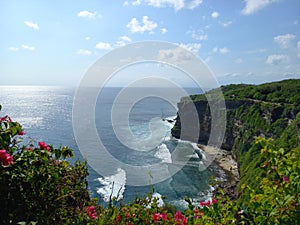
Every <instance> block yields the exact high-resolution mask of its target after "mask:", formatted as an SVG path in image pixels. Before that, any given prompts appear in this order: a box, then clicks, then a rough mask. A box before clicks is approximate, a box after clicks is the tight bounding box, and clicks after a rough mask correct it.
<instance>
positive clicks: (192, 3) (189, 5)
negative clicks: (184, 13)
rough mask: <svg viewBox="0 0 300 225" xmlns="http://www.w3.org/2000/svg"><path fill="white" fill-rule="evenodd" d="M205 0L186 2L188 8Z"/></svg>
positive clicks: (194, 6) (192, 7) (196, 5)
mask: <svg viewBox="0 0 300 225" xmlns="http://www.w3.org/2000/svg"><path fill="white" fill-rule="evenodd" d="M202 2H203V1H202V0H194V1H191V2H189V3H187V4H186V7H187V8H188V9H194V8H196V7H198V6H199V5H200V4H201V3H202Z"/></svg>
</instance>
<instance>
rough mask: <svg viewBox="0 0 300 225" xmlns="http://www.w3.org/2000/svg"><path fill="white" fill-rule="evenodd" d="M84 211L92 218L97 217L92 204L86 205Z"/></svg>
mask: <svg viewBox="0 0 300 225" xmlns="http://www.w3.org/2000/svg"><path fill="white" fill-rule="evenodd" d="M86 212H87V214H88V216H89V217H90V218H91V219H92V220H94V219H96V218H97V212H96V209H95V206H93V205H92V206H89V207H87V209H86Z"/></svg>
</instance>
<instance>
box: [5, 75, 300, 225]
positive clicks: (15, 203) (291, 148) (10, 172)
mask: <svg viewBox="0 0 300 225" xmlns="http://www.w3.org/2000/svg"><path fill="white" fill-rule="evenodd" d="M299 86H300V81H299V80H287V81H282V82H276V83H270V84H264V85H259V86H254V85H229V86H225V87H222V89H223V90H224V95H225V99H227V100H228V99H235V100H241V99H242V100H243V101H245V102H246V103H247V104H239V105H238V106H237V107H236V108H232V109H230V110H228V113H227V120H228V123H227V124H228V126H227V135H228V133H230V134H232V138H233V139H234V141H233V145H232V150H233V152H234V154H235V155H236V157H237V159H238V160H239V165H240V175H241V181H240V185H239V190H240V195H239V198H238V200H236V201H232V200H230V197H229V196H226V194H224V192H223V190H221V189H220V190H218V191H217V192H216V193H215V196H214V198H213V199H211V200H210V201H206V202H201V203H200V204H195V203H193V202H192V200H190V199H188V198H186V201H187V202H188V204H189V207H188V209H187V210H185V211H179V210H177V209H176V207H174V206H172V205H168V204H165V205H164V206H160V205H159V204H158V201H157V199H155V198H153V197H152V192H151V193H150V194H149V195H148V196H145V197H137V198H136V199H135V200H134V201H133V202H131V203H129V204H122V203H121V204H117V203H116V201H115V199H110V202H109V204H108V205H107V206H106V207H103V206H100V205H98V204H97V202H98V200H97V199H91V198H90V197H89V192H88V184H87V180H86V177H87V175H88V170H87V166H86V163H85V162H80V161H77V162H76V163H75V164H74V165H72V164H70V163H69V162H68V161H67V159H68V158H69V157H73V152H72V150H71V149H69V148H68V147H63V146H61V147H59V148H54V147H53V146H51V145H47V144H46V143H44V142H39V143H32V144H30V145H28V146H23V145H22V136H23V135H24V131H23V129H22V126H21V125H20V124H19V123H17V122H15V121H12V120H11V119H10V118H9V117H8V116H4V117H0V224H24V225H26V224H82V225H87V224H95V225H100V224H105V225H114V224H124V225H125V224H126V225H129V224H172V225H174V224H176V225H179V224H180V225H185V224H199V225H200V224H203V225H204V224H208V225H210V224H211V225H213V224H272V225H273V224H300V175H299V174H300V146H299V145H300V138H299V137H300V113H299V111H300V110H299V99H300V96H299V95H300V94H299V93H300V91H299ZM274 92H275V93H277V94H274ZM287 92H290V93H287ZM257 93H259V94H257ZM278 93H282V95H279V94H278ZM270 96H274V98H276V101H275V100H274V99H273V98H272V100H270V98H271V97H270ZM281 96H284V97H283V98H281ZM192 98H193V100H194V101H200V100H199V99H201V100H203V95H201V96H200V97H199V96H196V95H195V96H193V97H192ZM283 99H286V100H285V101H284V100H283ZM249 102H251V104H248V103H249ZM0 109H1V107H0ZM178 129H179V128H178Z"/></svg>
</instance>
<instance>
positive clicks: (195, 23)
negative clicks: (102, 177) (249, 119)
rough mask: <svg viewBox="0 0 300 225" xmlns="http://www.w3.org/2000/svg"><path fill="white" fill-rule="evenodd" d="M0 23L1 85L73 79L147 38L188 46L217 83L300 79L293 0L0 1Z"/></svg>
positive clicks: (299, 7)
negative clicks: (114, 53)
mask: <svg viewBox="0 0 300 225" xmlns="http://www.w3.org/2000/svg"><path fill="white" fill-rule="evenodd" d="M0 27H1V35H0V59H1V61H0V76H1V81H0V85H68V86H77V85H78V84H79V83H80V81H81V79H82V78H83V77H84V75H85V73H86V72H87V70H88V68H89V67H90V66H92V65H93V64H94V63H95V62H96V61H97V60H99V59H101V57H102V56H104V55H105V54H107V53H109V52H110V51H113V50H114V49H117V48H122V47H123V46H125V45H128V44H132V43H136V42H141V41H146V40H155V41H165V42H170V43H174V44H177V45H179V46H181V47H183V48H186V49H188V50H190V51H192V52H193V54H195V55H196V56H197V57H199V58H201V59H202V60H203V62H204V63H206V64H207V66H208V68H209V69H210V70H211V71H212V73H213V74H214V76H215V77H216V79H217V81H218V82H219V83H220V84H222V85H224V84H229V83H254V84H259V83H263V82H270V81H275V80H282V79H288V78H300V1H299V0H240V1H239V0H226V1H225V0H128V1H124V0H72V1H70V0H52V1H38V0H26V1H21V0H19V1H17V0H0ZM147 66H148V67H149V65H146V66H144V67H142V66H136V68H135V67H134V66H133V67H132V68H128V69H125V70H124V71H123V75H122V76H120V78H119V79H114V80H115V83H113V84H112V85H115V86H122V85H124V80H126V79H129V77H130V76H131V74H133V73H143V71H144V72H145V71H147V70H148V69H147ZM152 67H153V66H152ZM157 68H159V67H153V69H152V70H150V71H152V72H153V73H155V72H158V73H159V69H157ZM162 70H163V69H162ZM126 71H127V73H126ZM170 71H173V72H174V73H178V74H179V72H178V71H177V72H176V71H175V70H174V69H172V70H170ZM170 71H169V73H170ZM163 73H167V72H166V71H163ZM133 77H134V78H133V79H137V75H136V74H135V76H133ZM178 77H179V78H178V80H176V82H182V83H184V85H187V86H188V85H192V84H191V83H189V82H190V81H187V80H186V79H185V78H182V79H181V78H180V77H184V76H181V75H178ZM122 79H124V80H122Z"/></svg>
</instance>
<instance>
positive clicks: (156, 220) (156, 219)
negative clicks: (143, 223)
mask: <svg viewBox="0 0 300 225" xmlns="http://www.w3.org/2000/svg"><path fill="white" fill-rule="evenodd" d="M161 218H162V217H161V214H160V213H155V214H153V215H152V220H153V221H154V222H158V221H159V220H160V219H161Z"/></svg>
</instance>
